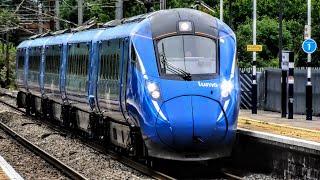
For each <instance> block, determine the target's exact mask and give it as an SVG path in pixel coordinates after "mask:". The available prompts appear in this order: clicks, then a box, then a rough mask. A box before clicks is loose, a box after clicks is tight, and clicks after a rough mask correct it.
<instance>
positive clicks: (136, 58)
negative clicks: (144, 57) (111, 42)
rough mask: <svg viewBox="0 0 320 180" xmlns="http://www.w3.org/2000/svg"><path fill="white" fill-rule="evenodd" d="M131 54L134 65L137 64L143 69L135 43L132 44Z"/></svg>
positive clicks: (137, 66)
mask: <svg viewBox="0 0 320 180" xmlns="http://www.w3.org/2000/svg"><path fill="white" fill-rule="evenodd" d="M130 56H131V63H132V64H133V66H135V67H136V68H137V69H138V70H139V71H141V68H140V63H139V59H138V56H137V52H136V50H135V48H134V46H133V44H131V55H130Z"/></svg>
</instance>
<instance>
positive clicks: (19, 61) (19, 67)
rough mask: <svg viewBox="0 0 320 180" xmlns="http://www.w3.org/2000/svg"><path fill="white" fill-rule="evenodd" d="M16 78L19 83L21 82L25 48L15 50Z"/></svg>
mask: <svg viewBox="0 0 320 180" xmlns="http://www.w3.org/2000/svg"><path fill="white" fill-rule="evenodd" d="M17 57H18V58H17V80H18V82H19V83H22V82H23V79H24V75H23V72H24V57H25V49H18V50H17Z"/></svg>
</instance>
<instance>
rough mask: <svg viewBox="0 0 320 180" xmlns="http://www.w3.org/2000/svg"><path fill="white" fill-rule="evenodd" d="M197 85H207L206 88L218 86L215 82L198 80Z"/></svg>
mask: <svg viewBox="0 0 320 180" xmlns="http://www.w3.org/2000/svg"><path fill="white" fill-rule="evenodd" d="M198 85H199V86H200V87H207V88H217V87H218V84H217V83H205V82H200V81H198Z"/></svg>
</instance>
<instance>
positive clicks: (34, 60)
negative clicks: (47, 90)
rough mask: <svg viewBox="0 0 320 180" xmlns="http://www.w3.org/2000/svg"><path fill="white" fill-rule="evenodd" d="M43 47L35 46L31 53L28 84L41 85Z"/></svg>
mask: <svg viewBox="0 0 320 180" xmlns="http://www.w3.org/2000/svg"><path fill="white" fill-rule="evenodd" d="M40 60H41V48H40V47H33V48H31V49H30V53H29V63H28V64H29V68H28V82H29V83H28V85H30V86H39V71H40Z"/></svg>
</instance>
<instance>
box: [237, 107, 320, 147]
mask: <svg viewBox="0 0 320 180" xmlns="http://www.w3.org/2000/svg"><path fill="white" fill-rule="evenodd" d="M293 118H294V119H287V118H281V113H278V112H270V111H258V114H252V113H251V110H243V109H241V110H240V114H239V120H238V127H239V128H243V129H248V130H252V131H259V132H266V133H271V134H277V135H281V136H287V137H292V138H298V139H303V140H307V141H314V142H320V117H313V120H312V121H307V120H306V116H305V115H296V114H295V115H294V116H293Z"/></svg>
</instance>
